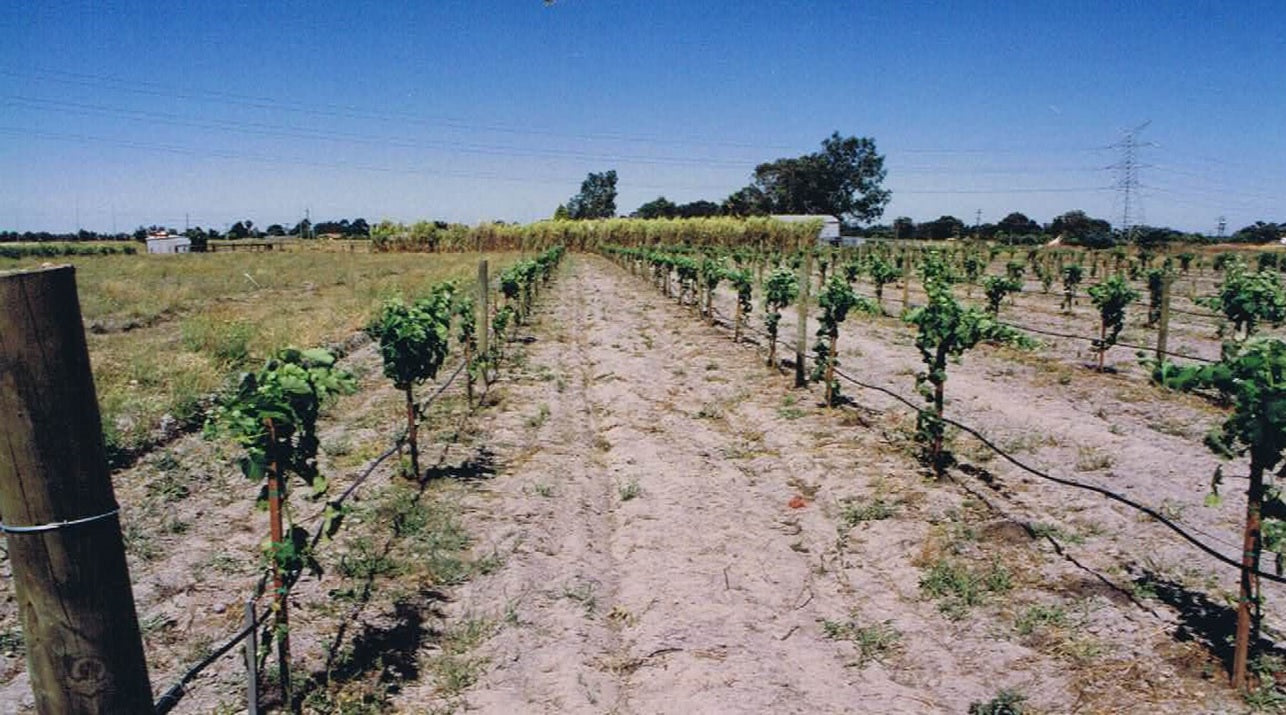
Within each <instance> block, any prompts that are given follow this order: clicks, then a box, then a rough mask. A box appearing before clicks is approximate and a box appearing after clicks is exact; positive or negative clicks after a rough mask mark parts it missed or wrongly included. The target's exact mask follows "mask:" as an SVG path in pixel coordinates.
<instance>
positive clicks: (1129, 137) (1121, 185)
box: [1108, 119, 1152, 236]
mask: <svg viewBox="0 0 1286 715" xmlns="http://www.w3.org/2000/svg"><path fill="white" fill-rule="evenodd" d="M1151 123H1152V120H1151V119H1149V120H1148V121H1146V122H1144V123H1142V124H1140V125H1139V126H1137V127H1135V128H1133V129H1127V130H1126V132H1125V136H1124V137H1122V138H1121V141H1119V142H1117V143H1115V144H1113V145H1112V148H1114V149H1120V150H1121V160H1120V161H1119V162H1117V163H1115V164H1113V165H1111V166H1110V167H1108V168H1110V169H1114V170H1115V171H1116V190H1117V191H1118V192H1119V193H1120V195H1121V232H1122V233H1124V234H1126V235H1127V236H1128V235H1129V234H1130V233H1131V232H1132V231H1133V230H1134V228H1135V227H1136V226H1138V225H1139V224H1140V223H1142V222H1143V203H1142V201H1141V197H1140V196H1139V169H1140V168H1143V167H1144V166H1147V165H1146V164H1142V163H1140V162H1139V148H1140V147H1145V146H1152V144H1151V142H1145V143H1140V142H1139V132H1142V131H1143V130H1144V129H1147V128H1148V125H1149V124H1151Z"/></svg>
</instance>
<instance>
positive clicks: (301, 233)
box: [0, 132, 1286, 251]
mask: <svg viewBox="0 0 1286 715" xmlns="http://www.w3.org/2000/svg"><path fill="white" fill-rule="evenodd" d="M886 175H887V171H886V170H885V168H884V155H882V154H880V153H879V152H878V151H877V150H876V146H875V140H874V139H872V138H870V137H856V136H848V137H845V136H841V135H840V133H839V132H832V133H831V135H830V136H829V137H827V138H825V139H823V140H822V142H821V149H820V150H819V151H816V152H811V153H807V154H803V155H801V156H797V157H784V158H779V159H776V160H773V161H768V162H764V163H761V164H759V165H757V166H756V167H755V169H754V172H753V173H752V174H751V180H750V183H749V184H747V185H746V186H744V187H742V188H740V189H738V190H736V191H734V192H732V193H731V194H730V195H728V196H727V197H726V198H725V199H723V200H722V201H720V202H715V201H710V200H704V199H702V200H697V201H691V202H688V203H681V204H680V203H675V202H673V201H670V200H669V199H667V198H666V197H665V196H658V197H657V198H655V199H653V200H651V201H648V202H646V203H644V204H643V205H642V206H640V207H638V208H637V209H635V210H634V211H633V212H631V213H630V214H629V215H628V218H640V219H657V218H702V217H711V216H733V217H746V216H766V215H772V214H779V215H780V214H810V215H828V216H834V217H836V218H839V219H840V221H841V223H842V227H843V229H842V231H843V233H845V234H846V235H853V236H865V237H869V238H882V239H892V240H898V239H920V240H944V239H951V238H956V239H963V238H972V239H981V240H992V241H1001V242H1005V243H1011V244H1021V245H1034V244H1041V243H1047V242H1049V241H1051V240H1054V239H1060V240H1061V241H1063V242H1066V243H1068V244H1071V245H1080V246H1087V247H1090V248H1104V247H1109V246H1114V245H1117V244H1120V243H1138V244H1140V245H1160V244H1164V243H1174V242H1213V241H1227V242H1232V243H1274V242H1277V241H1278V240H1280V239H1281V238H1282V237H1283V235H1284V234H1286V221H1284V222H1281V223H1275V222H1265V221H1256V222H1255V223H1254V224H1251V225H1249V226H1245V227H1243V228H1241V229H1239V230H1237V231H1236V232H1234V233H1233V234H1232V235H1231V236H1229V237H1227V238H1222V237H1220V238H1215V237H1211V236H1207V235H1203V234H1193V233H1185V232H1182V231H1177V230H1175V229H1171V228H1166V227H1156V226H1137V227H1133V228H1131V229H1130V230H1129V231H1128V233H1123V232H1122V231H1120V230H1117V229H1113V228H1112V225H1111V224H1110V223H1109V222H1108V221H1106V220H1104V219H1101V218H1095V217H1092V216H1089V215H1088V214H1086V212H1085V211H1082V210H1079V209H1076V210H1072V211H1067V212H1066V213H1063V214H1060V215H1058V216H1056V217H1054V219H1053V220H1052V221H1050V222H1049V223H1047V224H1040V223H1038V222H1036V221H1035V220H1033V219H1031V218H1029V217H1028V216H1027V215H1026V214H1023V213H1021V212H1017V211H1015V212H1011V213H1010V214H1008V215H1007V216H1005V217H1004V218H1003V219H1001V220H1000V221H998V222H996V223H980V224H978V225H974V226H969V225H967V224H966V223H965V222H964V221H963V220H961V219H959V218H957V217H955V216H951V215H943V216H940V217H938V218H936V219H934V220H931V221H921V222H917V221H914V220H913V219H911V218H910V217H907V216H899V217H897V218H895V219H894V220H893V221H892V223H888V224H879V223H874V222H875V221H876V220H877V219H879V218H881V217H882V216H883V215H884V209H885V207H886V206H887V205H888V203H889V200H890V198H891V197H892V193H891V192H890V191H889V190H888V189H885V188H884V186H883V182H884V178H885V176H886ZM617 181H618V176H617V173H616V170H615V169H609V170H607V171H604V172H599V173H595V172H590V173H589V174H588V176H586V178H585V180H584V181H583V182H581V187H580V192H579V193H577V194H576V195H575V196H572V197H571V198H570V199H568V201H567V202H566V203H563V204H560V205H559V206H558V208H557V209H556V210H555V211H554V216H553V218H554V219H555V220H587V219H605V218H615V217H617V206H616V198H617V189H616V186H617ZM385 223H388V222H381V223H380V224H379V225H377V226H376V227H374V228H376V229H378V228H379V226H382V225H384V224H385ZM429 223H431V224H433V226H434V227H435V228H436V229H437V230H441V229H445V228H447V227H448V226H449V225H451V224H448V223H446V222H443V221H435V222H419V223H417V224H415V225H416V226H420V225H421V224H425V225H426V226H427V224H429ZM496 223H504V222H496ZM390 226H392V224H390ZM372 229H373V227H372V226H371V225H370V224H369V223H367V221H366V219H364V218H356V219H353V220H352V221H349V220H348V219H342V220H339V221H323V222H319V223H317V224H315V225H314V224H311V223H309V221H308V220H307V219H304V220H302V221H300V222H298V223H296V224H295V225H294V226H292V227H290V228H287V227H286V226H284V225H282V224H272V225H270V226H268V227H267V228H265V229H260V228H259V227H257V226H256V225H255V223H254V221H251V220H248V219H247V220H242V221H237V222H236V223H234V224H232V226H231V227H230V228H229V229H228V230H227V232H226V233H220V232H219V231H217V230H215V229H213V228H209V229H202V228H200V227H196V228H191V229H188V230H186V231H185V232H184V233H183V235H185V236H187V237H188V238H190V239H191V240H192V250H194V251H201V250H204V249H205V246H206V242H207V241H209V240H214V239H233V240H236V239H245V238H254V239H257V238H264V237H291V236H297V237H301V238H312V237H316V236H322V235H335V236H341V237H344V238H370V237H371V235H372ZM156 230H164V229H162V227H160V226H151V227H144V226H139V227H138V228H137V229H136V230H135V231H134V232H133V233H132V234H125V233H120V234H98V233H95V232H93V231H83V230H82V231H80V232H78V233H74V234H53V233H48V232H25V233H21V234H19V233H17V232H14V231H7V232H0V242H14V241H30V242H43V241H93V240H129V239H131V238H132V239H134V240H136V241H143V240H144V239H146V238H147V235H148V234H149V233H150V232H153V231H156ZM426 230H427V229H426ZM168 232H169V233H177V232H175V231H174V230H173V229H170V230H169V231H168Z"/></svg>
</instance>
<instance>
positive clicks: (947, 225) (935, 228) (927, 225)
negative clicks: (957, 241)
mask: <svg viewBox="0 0 1286 715" xmlns="http://www.w3.org/2000/svg"><path fill="white" fill-rule="evenodd" d="M962 234H964V221H961V220H960V219H958V218H956V217H955V216H940V217H938V219H937V220H936V221H926V222H924V223H922V224H919V225H918V226H916V227H915V237H916V238H927V239H930V240H934V241H941V240H943V239H947V238H953V237H957V236H960V235H962Z"/></svg>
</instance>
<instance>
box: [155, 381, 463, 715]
mask: <svg viewBox="0 0 1286 715" xmlns="http://www.w3.org/2000/svg"><path fill="white" fill-rule="evenodd" d="M467 365H468V361H467V360H461V361H460V366H459V367H457V368H456V369H455V371H454V372H453V373H451V377H449V378H447V380H446V382H443V383H442V384H441V385H440V386H439V387H438V389H437V391H436V392H434V393H433V394H432V395H431V396H430V397H429V399H428V400H426V401H425V402H424V403H423V404H422V405H420V409H421V410H426V409H428V408H429V407H430V406H431V405H432V404H433V403H434V402H435V401H436V400H437V399H438V398H439V397H441V396H442V393H444V392H446V390H447V388H448V387H450V386H451V384H452V383H454V382H455V381H456V378H458V377H459V376H460V373H461V372H463V371H464V369H465V367H467ZM405 442H406V437H405V435H403V436H400V437H398V438H397V440H395V441H394V443H393V446H391V447H389V448H388V449H387V450H385V451H384V453H383V454H381V455H380V456H378V457H376V458H375V461H373V462H371V464H370V465H369V466H367V468H366V471H365V472H363V473H362V474H361V476H359V477H358V478H357V479H356V480H355V481H354V482H353V483H352V484H350V485H349V486H348V488H347V489H345V490H344V492H343V493H342V494H340V496H339V498H338V499H336V500H335V501H333V502H331V503H330V504H331V505H332V506H337V505H340V504H343V503H344V501H345V500H347V499H348V498H349V497H350V496H352V495H353V492H355V491H357V489H358V487H360V486H361V485H362V483H363V482H365V481H366V479H367V478H368V477H370V476H371V474H372V473H373V472H374V471H375V469H376V468H377V467H379V466H380V464H382V463H383V462H384V460H386V459H388V458H389V457H391V456H392V455H393V454H395V453H396V452H397V451H398V450H399V449H401V448H402V445H403V444H405ZM323 513H324V510H323V511H322V512H318V513H317V514H314V515H313V517H312V518H313V519H316V518H318V517H320V516H321V515H322V514H323ZM324 528H325V525H324V524H322V525H319V526H318V527H317V533H316V534H314V535H313V541H312V543H313V546H316V545H317V543H318V541H319V540H320V539H321V535H322V530H323V529H324ZM266 583H267V576H264V577H262V578H260V580H259V585H258V587H257V588H256V589H255V593H256V597H258V595H262V594H263V590H264V586H265V584H266ZM271 611H272V609H271V607H269V608H268V609H266V610H265V611H264V612H263V615H261V616H258V617H256V618H255V622H254V623H253V624H251V625H248V626H246V627H245V628H242V629H241V630H240V631H237V632H236V633H235V634H234V635H233V636H232V637H231V638H230V639H228V641H227V642H225V643H224V644H223V645H221V646H219V647H218V648H216V649H215V650H213V651H211V652H210V654H209V655H207V656H206V657H205V658H203V659H202V660H201V661H200V662H199V663H197V664H196V665H194V666H192V667H191V668H189V669H188V670H187V672H185V673H184V674H183V676H182V677H180V678H179V679H178V680H177V681H176V682H175V683H174V685H172V686H170V688H169V689H168V690H166V691H165V692H164V693H162V694H161V697H160V698H158V699H157V701H156V704H155V706H154V710H155V712H156V715H165V714H166V713H168V712H170V711H171V710H173V709H174V707H175V706H176V705H178V704H179V701H180V700H182V699H183V696H184V695H186V694H187V685H188V683H190V682H192V680H193V679H194V678H196V677H197V676H198V675H200V674H201V672H202V671H204V670H205V669H206V668H208V667H210V666H211V665H213V664H214V663H215V662H216V661H218V660H219V659H220V658H222V657H223V656H225V655H227V654H228V652H229V651H231V650H232V649H233V648H234V647H235V646H236V645H237V644H238V643H240V642H241V641H243V640H245V639H246V637H247V636H249V635H250V634H251V633H253V632H254V630H255V628H257V627H259V624H261V623H262V622H263V620H264V619H265V618H267V617H268V614H269V613H270V612H271Z"/></svg>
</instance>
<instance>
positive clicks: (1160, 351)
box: [1156, 271, 1174, 363]
mask: <svg viewBox="0 0 1286 715" xmlns="http://www.w3.org/2000/svg"><path fill="white" fill-rule="evenodd" d="M1173 287H1174V275H1173V274H1171V273H1169V272H1168V271H1167V272H1166V274H1165V275H1164V276H1162V277H1161V316H1160V318H1158V319H1157V353H1156V356H1157V362H1158V363H1161V362H1165V356H1166V341H1167V340H1168V338H1169V336H1170V293H1172V292H1173V290H1172V289H1173Z"/></svg>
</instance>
